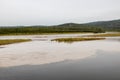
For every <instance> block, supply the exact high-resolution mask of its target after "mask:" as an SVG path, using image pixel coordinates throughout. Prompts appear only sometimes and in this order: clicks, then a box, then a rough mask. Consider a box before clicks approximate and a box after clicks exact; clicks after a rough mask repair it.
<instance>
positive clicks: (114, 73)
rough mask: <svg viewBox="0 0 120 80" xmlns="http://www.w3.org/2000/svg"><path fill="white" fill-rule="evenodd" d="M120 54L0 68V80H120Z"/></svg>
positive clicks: (99, 51) (98, 54)
mask: <svg viewBox="0 0 120 80" xmlns="http://www.w3.org/2000/svg"><path fill="white" fill-rule="evenodd" d="M119 53H120V52H106V51H101V50H98V51H97V52H96V55H95V56H91V57H89V58H85V59H83V60H73V61H62V62H57V63H51V64H45V65H36V66H35V65H33V66H32V65H24V66H18V67H9V68H0V80H120V54H119Z"/></svg>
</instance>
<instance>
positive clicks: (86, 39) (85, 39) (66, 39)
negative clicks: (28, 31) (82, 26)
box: [51, 37, 105, 42]
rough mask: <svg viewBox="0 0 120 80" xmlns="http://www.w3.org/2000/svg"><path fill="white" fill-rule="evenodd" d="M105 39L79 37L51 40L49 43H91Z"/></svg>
mask: <svg viewBox="0 0 120 80" xmlns="http://www.w3.org/2000/svg"><path fill="white" fill-rule="evenodd" d="M103 39H105V38H90V37H86V38H85V37H81V38H58V39H53V40H51V41H58V42H74V41H91V40H103Z"/></svg>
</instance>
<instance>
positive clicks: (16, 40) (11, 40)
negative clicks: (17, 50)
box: [0, 39, 31, 45]
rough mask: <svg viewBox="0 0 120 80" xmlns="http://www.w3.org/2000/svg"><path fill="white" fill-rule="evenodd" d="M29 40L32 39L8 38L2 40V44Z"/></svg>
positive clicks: (0, 42) (0, 43) (0, 41)
mask: <svg viewBox="0 0 120 80" xmlns="http://www.w3.org/2000/svg"><path fill="white" fill-rule="evenodd" d="M27 41H31V39H6V40H0V45H7V44H13V43H20V42H27Z"/></svg>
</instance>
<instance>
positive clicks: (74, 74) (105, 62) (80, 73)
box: [0, 35, 120, 80]
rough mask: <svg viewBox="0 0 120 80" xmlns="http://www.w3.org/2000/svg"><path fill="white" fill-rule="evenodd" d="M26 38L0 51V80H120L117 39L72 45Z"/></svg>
mask: <svg viewBox="0 0 120 80" xmlns="http://www.w3.org/2000/svg"><path fill="white" fill-rule="evenodd" d="M69 36H71V35H69ZM69 36H68V35H67V37H69ZM75 36H78V35H74V36H73V35H72V36H71V37H75ZM23 37H24V36H23ZM23 37H22V38H23ZM30 37H31V38H32V39H33V41H31V42H25V43H18V44H11V45H5V46H2V47H4V48H0V80H68V79H69V80H80V79H82V80H90V79H94V80H106V79H109V80H120V41H119V39H120V37H115V38H112V37H111V38H110V37H109V38H107V39H106V40H95V41H82V42H74V43H58V42H55V41H53V42H51V41H50V39H52V38H56V36H55V35H54V36H47V37H46V36H42V37H41V36H37V37H36V36H30ZM57 37H63V35H62V36H61V35H60V36H57ZM64 37H66V35H65V36H64ZM6 38H7V37H6ZM36 38H37V39H36ZM43 38H46V39H45V40H43ZM1 39H2V38H1ZM41 39H42V40H41Z"/></svg>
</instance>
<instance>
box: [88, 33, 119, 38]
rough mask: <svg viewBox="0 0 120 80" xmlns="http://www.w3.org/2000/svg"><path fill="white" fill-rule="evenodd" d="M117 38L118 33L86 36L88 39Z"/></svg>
mask: <svg viewBox="0 0 120 80" xmlns="http://www.w3.org/2000/svg"><path fill="white" fill-rule="evenodd" d="M118 36H120V33H108V34H96V35H88V37H118Z"/></svg>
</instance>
